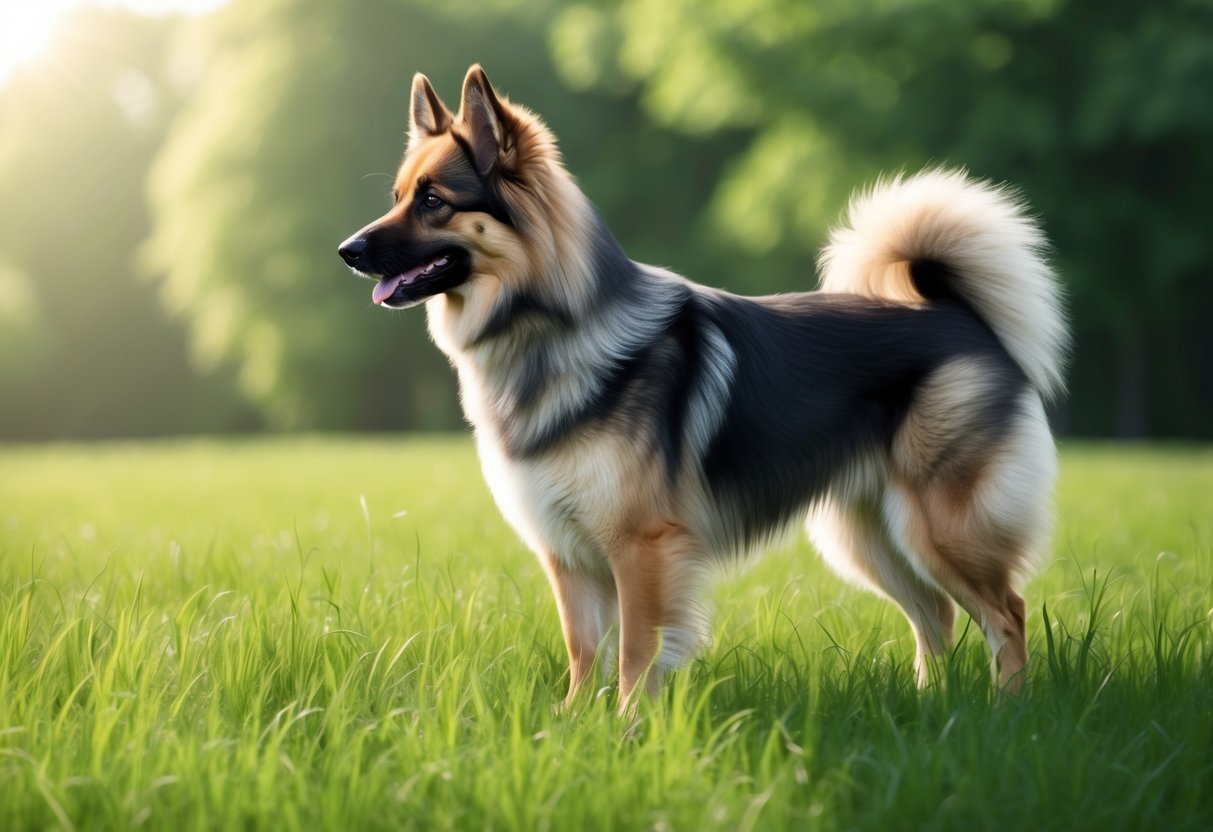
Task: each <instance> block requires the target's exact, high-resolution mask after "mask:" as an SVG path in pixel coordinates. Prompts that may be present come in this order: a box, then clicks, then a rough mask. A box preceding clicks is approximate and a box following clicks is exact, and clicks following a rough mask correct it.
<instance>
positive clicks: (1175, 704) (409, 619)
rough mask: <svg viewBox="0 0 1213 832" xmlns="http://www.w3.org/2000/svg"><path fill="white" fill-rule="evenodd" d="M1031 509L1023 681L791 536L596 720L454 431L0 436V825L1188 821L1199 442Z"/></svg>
mask: <svg viewBox="0 0 1213 832" xmlns="http://www.w3.org/2000/svg"><path fill="white" fill-rule="evenodd" d="M1058 508H1059V515H1060V519H1059V527H1058V534H1057V537H1056V540H1055V544H1054V547H1053V548H1054V551H1053V558H1052V561H1051V563H1050V565H1049V566H1048V567H1047V568H1046V569H1045V570H1044V572H1043V573H1042V574H1041V575H1040V576H1039V577H1038V578H1037V579H1036V580H1035V581H1033V582H1032V584H1031V585H1030V586H1029V587H1028V607H1029V616H1028V633H1029V640H1030V644H1031V647H1032V650H1033V659H1032V664H1031V666H1030V678H1029V681H1028V686H1027V690H1026V692H1025V693H1024V695H1023V696H1021V697H1020V698H1018V699H1012V700H1006V699H1002V698H1000V697H998V696H996V695H994V693H993V691H992V688H991V684H990V680H989V673H988V654H987V652H986V647H985V644H984V642H983V641H982V639H981V638H980V636H979V635H978V634H977V633H976V629H975V628H972V629H970V630H968V631H967V632H966V633H965V635H964V637H963V638H962V639H961V641H960V643H959V645H958V647H957V648H956V650H955V652H954V654H953V656H952V657H951V658H950V660H949V662H948V663H947V666H946V671H945V676H946V679H945V683H944V684H943V685H941V686H940V687H938V688H936V689H933V690H931V691H928V692H926V693H919V692H917V691H916V690H915V689H914V686H913V681H912V670H911V667H910V663H911V659H912V655H913V644H912V639H911V637H910V633H909V629H908V627H907V625H906V624H905V622H904V620H903V619H902V618H901V616H900V614H899V613H898V612H897V611H896V610H894V609H893V608H892V607H891V606H889V605H887V604H885V603H884V602H882V601H879V600H878V599H876V598H874V597H872V596H869V595H866V594H864V593H862V592H860V591H857V590H854V589H851V588H849V587H847V586H845V585H843V584H842V583H841V582H840V581H839V580H837V579H836V578H835V577H834V576H833V575H832V574H830V573H829V571H828V570H827V569H826V567H824V566H823V565H822V563H821V562H820V561H819V559H818V558H817V557H816V556H815V555H814V554H813V553H812V551H811V550H810V548H809V547H808V545H807V543H805V542H804V541H803V540H801V539H796V540H791V541H789V543H788V544H787V545H785V546H783V547H780V548H778V549H776V550H773V551H772V552H770V553H769V554H768V555H767V556H766V557H765V558H763V559H762V560H761V561H758V562H756V564H755V565H753V566H752V567H751V568H749V569H747V570H746V571H744V572H740V573H731V574H727V575H725V576H724V577H722V579H721V580H719V581H718V582H717V583H716V585H715V587H714V589H713V591H712V593H711V602H712V604H713V606H714V607H715V610H716V626H715V633H716V636H715V642H714V644H713V645H712V647H711V648H710V650H709V651H708V652H707V653H706V654H705V655H704V656H703V657H702V658H701V659H700V660H698V661H697V662H695V663H694V664H693V665H691V666H690V667H689V668H688V669H686V670H685V671H683V672H681V673H678V674H676V675H675V676H674V677H673V678H672V680H671V683H670V684H669V685H668V686H667V689H666V691H665V693H664V695H663V696H662V697H661V698H659V699H657V700H655V701H652V702H647V703H645V704H644V705H643V706H642V708H641V711H640V714H639V716H638V717H637V718H636V719H635V720H630V721H623V720H620V719H619V718H617V717H616V716H615V715H614V705H615V703H614V698H613V693H612V692H610V691H609V690H607V691H605V692H604V693H603V695H602V696H601V697H600V698H598V699H597V700H595V701H594V702H592V703H591V704H589V705H587V706H586V707H585V708H584V709H583V710H582V711H581V712H580V713H577V714H575V715H556V714H555V713H554V712H553V705H554V704H555V703H556V702H558V701H559V700H560V699H561V698H562V696H563V694H564V686H565V679H564V678H563V676H562V674H563V673H564V669H565V659H564V652H563V646H562V644H561V640H560V635H559V628H558V623H557V618H556V612H555V607H554V604H553V602H552V600H551V597H550V593H549V590H548V588H547V584H546V581H545V579H544V577H543V573H542V571H541V570H540V568H539V565H538V562H537V561H536V560H535V559H534V557H533V556H532V555H531V554H530V553H529V552H527V551H526V550H525V549H524V547H523V546H522V545H521V543H519V542H518V540H517V539H516V538H515V537H514V536H513V534H512V533H511V532H510V531H509V529H508V528H507V527H506V526H505V524H504V523H503V521H502V520H501V519H500V518H499V516H498V514H497V512H496V510H495V508H494V507H493V505H492V503H491V501H490V499H489V497H488V495H487V492H486V489H485V487H484V485H483V483H482V481H481V478H480V474H479V470H478V468H477V465H476V461H475V458H474V454H473V451H472V447H471V443H470V442H469V441H468V440H467V439H466V438H464V437H458V438H450V439H426V440H424V441H422V440H417V441H386V440H344V439H291V440H280V441H247V442H245V441H229V442H213V441H198V442H172V443H152V444H105V445H95V446H52V447H10V448H4V449H0V612H2V617H0V828H2V829H5V830H25V829H48V828H60V827H63V828H69V829H71V828H75V829H90V828H99V829H121V828H128V827H144V828H153V829H164V828H170V829H237V828H257V827H259V828H270V829H275V830H278V829H318V828H327V829H342V830H344V829H373V828H384V829H399V828H415V829H435V828H458V829H485V828H493V829H554V830H582V829H657V830H701V829H779V828H796V829H856V828H861V829H880V830H884V829H905V828H913V827H924V828H932V829H966V830H971V829H998V830H1023V829H1040V830H1044V829H1059V830H1069V829H1099V830H1112V829H1144V828H1155V829H1166V830H1178V829H1192V830H1208V829H1210V828H1213V449H1209V448H1194V447H1161V448H1148V447H1112V446H1086V445H1080V446H1075V447H1066V448H1064V449H1063V457H1062V480H1061V485H1060V493H1059V499H1058ZM966 623H967V619H964V618H962V619H961V622H960V629H964V627H965V624H966ZM603 684H604V686H605V685H607V684H609V679H608V680H604V682H603Z"/></svg>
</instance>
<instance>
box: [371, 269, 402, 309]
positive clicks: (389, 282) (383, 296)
mask: <svg viewBox="0 0 1213 832" xmlns="http://www.w3.org/2000/svg"><path fill="white" fill-rule="evenodd" d="M403 282H404V275H397V276H396V277H385V278H383V279H382V280H380V281H379V282H378V283H376V284H375V288H374V289H372V290H371V300H373V301H375V305H376V306H378V305H379V304H381V303H383V302H384V301H385V300H387V299H388V298H390V297H391V296H392V292H394V291H396V287H397V286H399V285H400V284H401V283H403Z"/></svg>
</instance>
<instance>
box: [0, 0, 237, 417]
mask: <svg viewBox="0 0 1213 832" xmlns="http://www.w3.org/2000/svg"><path fill="white" fill-rule="evenodd" d="M177 25H178V22H177V21H176V20H173V19H164V18H146V17H142V16H139V15H134V14H131V13H125V12H119V11H104V10H98V9H86V10H84V11H82V12H81V13H79V14H77V15H75V16H74V17H73V18H71V19H70V20H68V21H67V22H66V25H65V26H64V28H63V29H62V31H61V32H60V33H59V42H58V43H57V44H56V45H55V47H54V50H53V53H54V56H55V58H54V60H53V61H48V62H47V66H45V67H39V68H37V71H35V70H34V69H31V70H30V71H28V72H24V73H20V74H18V75H16V76H15V77H13V78H12V79H11V80H10V81H9V83H8V84H7V85H6V86H5V87H4V88H3V90H2V91H0V194H2V195H3V197H2V198H3V208H2V209H0V210H2V211H3V222H0V437H24V438H37V437H61V436H86V437H87V436H115V435H119V436H131V435H147V434H156V433H163V432H182V431H202V430H216V429H221V428H225V427H233V426H248V425H250V424H252V423H253V422H252V420H251V415H250V414H249V413H247V411H245V410H243V409H242V408H241V407H240V406H239V405H238V402H237V399H236V397H235V396H234V395H232V394H231V392H230V385H227V384H225V383H224V380H223V379H222V378H221V377H218V378H211V379H206V378H202V377H199V376H198V375H197V374H196V373H195V372H194V370H193V369H192V367H191V365H190V363H189V361H188V359H187V355H186V350H185V339H184V338H183V337H182V333H181V332H180V330H179V328H178V327H176V326H174V325H173V324H172V322H170V321H169V320H168V319H167V316H165V315H164V313H163V311H162V309H161V307H160V304H159V303H158V302H157V298H156V294H155V292H154V291H153V290H152V287H151V286H150V285H149V284H148V283H147V282H146V281H143V280H140V279H139V278H138V276H137V275H138V269H137V268H136V265H135V262H134V261H135V252H136V249H137V247H138V246H139V244H140V243H141V242H142V241H143V240H144V238H145V237H146V236H147V233H148V228H149V219H148V216H147V206H146V202H145V200H144V196H143V193H144V183H145V181H146V175H147V169H148V167H149V165H150V163H151V158H152V154H153V153H154V152H155V149H156V148H157V147H158V146H159V144H160V142H161V140H162V138H163V135H164V131H165V129H166V127H167V125H168V124H169V123H170V122H171V121H172V119H173V117H174V115H175V114H176V112H177V110H178V107H179V101H178V99H177V96H176V93H175V91H174V88H173V85H172V84H171V83H169V81H168V69H167V62H168V50H167V43H168V42H169V39H170V35H171V33H172V31H173V30H174V29H175V27H176V26H177Z"/></svg>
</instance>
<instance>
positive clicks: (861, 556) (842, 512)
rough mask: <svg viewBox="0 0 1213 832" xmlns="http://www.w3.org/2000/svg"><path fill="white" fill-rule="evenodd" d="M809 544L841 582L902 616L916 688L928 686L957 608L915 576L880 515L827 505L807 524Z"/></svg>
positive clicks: (850, 505)
mask: <svg viewBox="0 0 1213 832" xmlns="http://www.w3.org/2000/svg"><path fill="white" fill-rule="evenodd" d="M808 531H809V538H810V539H811V540H812V541H813V545H814V546H816V547H817V549H818V550H819V551H820V552H821V554H822V556H823V557H824V558H825V560H826V562H827V563H829V564H830V566H831V567H833V569H834V571H836V572H837V573H839V574H840V575H841V576H842V577H844V578H848V579H850V580H851V581H853V582H855V583H857V584H859V585H860V586H862V587H864V588H865V589H870V590H872V591H874V592H876V593H877V594H879V595H883V596H884V597H886V598H888V599H889V600H891V601H893V602H894V603H896V604H897V605H898V606H899V607H900V608H901V610H902V612H903V613H905V616H906V619H907V620H909V622H910V628H911V629H912V630H913V632H914V642H915V653H914V673H915V676H916V678H917V682H918V686H919V687H920V688H921V687H926V686H927V685H928V684H930V682H931V678H932V669H933V659H934V657H936V656H939V655H940V654H942V653H943V652H944V651H945V650H946V649H947V647H948V644H949V643H951V640H952V624H953V620H954V618H955V607H954V605H953V603H952V600H951V599H950V598H949V597H948V596H947V595H946V594H945V593H943V592H941V591H940V590H939V589H938V587H936V586H935V584H934V581H933V580H931V579H930V578H929V577H927V576H923V575H919V574H917V573H916V572H915V571H914V569H913V568H912V567H911V566H910V564H909V563H908V562H907V561H906V559H905V557H904V556H903V555H902V554H901V553H900V552H899V551H898V550H897V547H896V546H895V545H894V543H893V541H892V540H890V538H889V535H888V532H887V530H886V529H885V525H884V521H883V519H882V518H881V516H880V510H879V509H878V508H877V507H875V506H873V505H870V504H864V503H862V502H842V501H840V500H837V499H827V500H823V501H822V502H820V503H819V504H818V505H817V506H815V507H814V509H813V511H812V512H811V513H810V514H809V519H808Z"/></svg>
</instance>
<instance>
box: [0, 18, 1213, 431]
mask: <svg viewBox="0 0 1213 832" xmlns="http://www.w3.org/2000/svg"><path fill="white" fill-rule="evenodd" d="M472 62H480V63H483V64H484V65H485V66H486V68H487V69H488V72H489V74H490V77H492V78H493V80H494V82H496V83H497V84H498V85H500V86H501V87H502V88H503V89H504V90H505V91H506V92H508V93H510V94H512V95H513V96H514V98H515V99H516V100H518V101H520V102H522V103H525V104H527V105H530V106H531V107H533V108H534V109H536V110H537V111H538V112H540V113H541V114H542V115H543V116H544V118H545V119H547V120H548V121H549V123H550V124H551V125H552V127H553V128H554V130H555V132H556V133H557V135H558V136H559V137H560V139H561V144H562V148H563V151H564V153H565V157H566V160H567V162H568V165H569V167H570V168H571V169H572V170H573V172H574V173H575V174H576V175H577V176H578V177H579V179H580V181H581V183H582V185H583V186H584V187H585V189H586V190H587V192H588V193H589V194H590V196H591V198H592V199H593V200H594V201H595V202H596V203H597V204H598V205H599V207H600V209H601V210H602V212H603V214H604V215H605V217H606V219H607V221H608V223H609V224H610V225H611V227H612V228H613V229H614V230H615V232H616V233H617V236H618V237H619V238H620V239H621V241H622V242H623V243H624V245H625V247H626V249H627V250H628V251H629V253H630V254H631V255H632V256H634V257H635V258H636V259H638V260H643V261H647V262H653V263H658V264H661V265H665V266H669V267H672V268H674V269H675V270H677V271H680V272H682V273H684V274H687V275H688V276H689V277H691V278H692V279H695V280H698V281H700V282H703V283H707V284H710V285H716V286H722V287H725V288H727V289H731V290H734V291H738V292H745V293H762V292H772V291H795V290H803V289H808V288H811V287H812V286H813V285H814V283H815V277H814V274H813V258H814V254H815V250H816V247H817V246H818V244H819V243H820V242H821V240H822V239H823V236H824V234H825V231H826V229H827V228H828V227H829V226H830V225H831V224H832V223H834V222H835V221H836V220H837V218H838V216H839V212H840V210H841V209H842V207H843V205H844V204H845V202H846V199H847V196H848V195H849V193H850V192H851V191H852V189H853V188H855V187H857V186H861V185H863V184H865V183H868V182H870V181H871V180H872V179H873V178H874V177H876V176H877V175H878V174H880V173H882V172H889V171H896V170H909V169H914V168H916V167H918V166H919V165H922V164H925V163H930V162H946V163H948V164H955V165H967V166H968V167H969V168H970V169H971V170H973V171H974V172H975V173H977V174H979V175H982V176H986V177H989V178H992V179H997V180H1005V181H1009V182H1012V183H1016V184H1018V185H1019V186H1021V187H1022V190H1023V192H1024V194H1025V196H1026V197H1027V198H1028V199H1029V201H1030V202H1031V204H1032V205H1033V207H1034V208H1035V210H1037V211H1038V212H1039V213H1040V215H1041V217H1042V219H1043V222H1044V225H1045V227H1046V229H1047V231H1048V233H1049V234H1050V236H1051V237H1052V239H1053V240H1054V242H1055V246H1056V260H1057V264H1058V266H1059V270H1060V272H1061V273H1062V275H1063V277H1064V280H1065V281H1066V283H1067V285H1068V287H1069V290H1070V296H1071V311H1072V314H1073V319H1074V325H1075V329H1076V331H1077V351H1076V354H1075V358H1074V361H1073V363H1072V367H1071V372H1070V377H1071V390H1072V395H1071V398H1070V402H1069V403H1068V404H1067V405H1065V406H1064V407H1063V408H1062V409H1061V410H1060V411H1059V412H1058V413H1057V414H1055V415H1056V417H1057V421H1058V423H1059V425H1060V426H1061V428H1062V430H1063V431H1065V432H1071V433H1078V434H1109V433H1119V434H1143V433H1151V434H1155V435H1186V436H1206V437H1207V436H1213V328H1210V327H1208V326H1206V325H1205V323H1204V310H1205V309H1206V308H1208V307H1209V306H1210V305H1213V281H1209V280H1208V279H1206V278H1205V275H1204V273H1205V271H1206V268H1207V267H1206V265H1205V264H1206V263H1207V262H1209V261H1210V259H1213V250H1211V246H1210V244H1209V240H1208V234H1207V230H1206V228H1205V226H1206V225H1207V223H1206V220H1205V218H1206V215H1207V210H1206V203H1207V201H1208V200H1207V198H1206V197H1205V189H1206V183H1207V182H1208V181H1210V180H1211V179H1213V154H1210V153H1208V151H1207V148H1208V147H1209V146H1210V145H1211V144H1213V109H1211V108H1209V107H1207V106H1205V102H1206V100H1207V97H1208V92H1207V91H1208V89H1210V88H1211V87H1213V7H1211V6H1210V5H1209V4H1208V2H1206V0H1166V2H1160V3H1151V4H1141V3H1130V2H1127V0H1115V2H1103V1H1098V2H1097V0H975V2H966V3H955V2H948V0H897V2H891V1H889V0H880V2H869V3H850V2H842V0H815V1H814V2H810V3H805V2H799V0H623V2H621V3H615V4H610V3H595V2H562V0H540V1H539V2H527V3H524V2H521V0H481V2H473V0H452V1H451V2H448V3H444V4H441V5H439V6H436V5H434V4H428V3H422V2H419V0H366V2H360V3H358V4H350V3H342V2H339V1H338V0H233V2H231V3H230V4H229V5H228V6H227V7H226V8H224V9H223V10H222V11H221V12H219V13H218V14H216V15H213V16H211V17H208V18H201V19H192V18H191V19H187V20H173V19H146V18H142V17H139V16H137V15H132V14H129V13H121V12H117V11H113V10H108V11H107V10H97V9H90V10H84V11H82V12H81V13H79V14H78V15H76V17H75V18H74V22H73V23H72V24H71V25H70V26H69V27H68V28H67V30H66V32H65V33H64V35H63V37H62V38H61V43H60V46H59V47H58V48H57V49H56V50H55V51H54V52H52V54H51V55H49V56H47V59H46V60H45V61H44V62H43V63H42V64H39V65H37V66H33V67H30V68H29V69H28V70H27V71H25V72H23V73H21V74H18V75H17V76H15V77H14V78H13V79H12V80H10V82H9V83H7V84H6V85H5V86H4V87H3V88H2V89H0V193H2V194H3V196H4V199H5V204H6V206H7V207H8V210H7V211H6V213H5V219H4V222H3V223H2V224H0V385H2V388H0V394H2V395H3V399H4V402H3V406H2V407H0V436H7V437H25V438H30V437H52V436H99V435H114V434H122V435H129V434H139V433H158V432H183V431H195V432H197V431H208V430H219V429H231V428H244V429H248V428H255V427H264V426H271V427H274V428H290V427H314V428H326V429H328V428H333V429H376V430H389V429H399V428H416V427H423V428H433V427H453V426H455V425H457V424H458V422H459V417H458V406H457V403H456V398H455V392H454V382H453V378H452V375H451V373H450V372H449V370H448V369H447V368H446V367H445V366H444V362H443V359H442V358H441V356H440V355H439V354H438V353H437V351H436V350H434V349H433V348H432V346H431V345H430V344H429V343H428V338H427V337H426V334H425V331H424V321H423V318H424V316H423V313H422V311H421V310H414V311H411V312H406V313H403V314H401V315H389V314H384V313H383V311H382V310H379V309H374V308H372V306H371V304H370V303H369V302H368V295H369V288H368V286H367V285H366V284H362V283H358V282H355V281H354V280H352V279H351V278H349V277H348V274H347V272H346V271H345V270H344V268H343V267H342V266H341V264H340V262H339V260H338V259H337V257H336V255H335V253H334V249H335V246H336V244H337V243H338V242H339V241H340V240H342V239H343V238H345V237H346V236H347V235H348V234H349V233H351V232H352V231H354V230H355V229H357V228H358V227H360V226H361V225H362V224H364V223H365V222H367V221H369V220H371V219H373V218H374V217H376V216H378V215H379V214H380V213H381V212H382V210H383V209H384V208H385V207H386V206H387V197H386V193H387V190H388V185H389V182H390V180H391V177H392V176H393V174H394V171H395V163H396V161H397V160H398V159H399V156H400V153H401V150H402V147H403V144H404V129H405V124H406V121H407V107H408V101H407V98H408V96H407V90H408V84H409V80H410V78H411V76H412V74H413V72H415V71H418V70H421V71H425V72H426V73H428V74H429V75H430V76H431V77H432V78H433V79H434V81H435V82H436V84H437V86H438V88H439V91H440V92H441V93H443V95H445V96H446V97H447V98H448V99H454V98H455V96H457V94H458V83H459V80H460V78H461V77H462V74H463V71H464V70H465V69H466V67H467V65H468V64H470V63H472ZM149 193H150V196H149ZM149 200H150V205H149ZM140 272H142V273H143V276H145V277H148V276H150V277H151V278H153V279H154V282H147V281H144V280H141V279H140V278H139V277H138V275H139V273H140ZM164 308H167V309H168V311H169V313H171V315H169V316H166V314H165V313H164ZM250 408H251V410H250Z"/></svg>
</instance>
